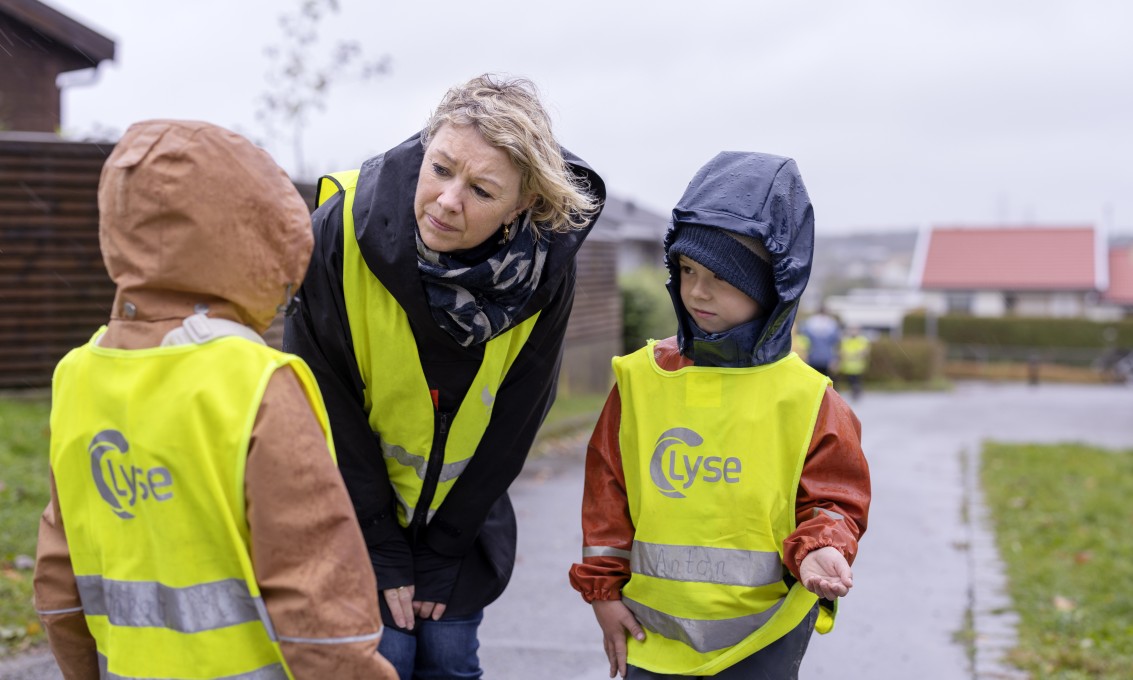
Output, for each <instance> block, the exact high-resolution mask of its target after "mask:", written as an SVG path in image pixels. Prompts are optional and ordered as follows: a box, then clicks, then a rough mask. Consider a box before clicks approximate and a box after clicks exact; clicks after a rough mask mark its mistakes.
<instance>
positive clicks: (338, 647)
mask: <svg viewBox="0 0 1133 680" xmlns="http://www.w3.org/2000/svg"><path fill="white" fill-rule="evenodd" d="M244 485H245V489H246V493H247V503H248V510H247V512H248V525H249V528H250V530H251V537H252V562H253V565H254V568H255V571H256V580H257V581H258V582H259V585H260V590H261V592H262V594H263V598H264V603H265V605H266V606H267V610H268V613H269V614H270V615H271V620H272V624H273V626H274V627H275V632H276V635H278V636H279V639H280V642H281V646H282V648H283V655H284V658H285V659H286V660H287V664H288V665H289V666H290V667H291V672H292V673H293V674H294V676H295V677H296V678H319V679H325V678H363V677H364V678H376V679H382V678H386V679H389V680H396V678H397V674H396V673H395V671H394V669H393V666H392V665H390V663H389V662H388V661H386V660H385V659H383V658H382V657H381V656H380V655H379V654H378V652H377V646H378V639H379V635H380V632H381V629H382V623H381V615H380V614H379V611H378V599H377V597H378V589H377V584H376V583H375V581H374V571H373V567H371V565H370V558H369V554H368V553H367V551H366V545H365V543H364V542H363V540H362V532H361V529H359V527H358V521H357V520H356V519H355V517H354V508H353V506H352V505H351V503H350V498H349V496H347V494H346V487H345V486H344V485H343V482H342V477H341V475H339V472H338V468H337V467H336V466H335V465H334V462H333V460H332V459H331V457H330V453H329V452H328V450H327V445H326V440H325V438H324V437H323V434H322V429H321V428H320V427H319V424H318V421H317V420H316V419H315V416H314V414H313V413H312V412H311V408H310V406H309V405H308V402H307V398H306V396H305V394H304V393H303V388H302V387H301V385H300V384H299V380H298V378H297V377H296V375H295V373H294V372H293V371H292V370H291V369H282V370H280V371H278V372H277V373H276V374H275V375H274V376H273V377H272V379H271V381H270V382H269V383H268V388H267V391H266V392H265V394H264V399H263V403H262V404H261V406H260V412H259V415H258V416H257V418H256V424H255V426H254V427H253V429H252V441H251V444H250V446H249V451H248V466H247V470H246V472H245V477H244Z"/></svg>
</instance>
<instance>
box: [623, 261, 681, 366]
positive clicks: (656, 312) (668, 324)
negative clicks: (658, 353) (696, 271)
mask: <svg viewBox="0 0 1133 680" xmlns="http://www.w3.org/2000/svg"><path fill="white" fill-rule="evenodd" d="M668 278H669V273H668V271H667V270H665V269H663V268H660V267H641V268H639V269H635V270H634V271H632V272H628V273H626V274H623V275H622V276H619V277H618V288H619V290H620V292H621V296H622V347H623V350H624V351H625V352H626V353H629V352H632V351H634V350H636V349H639V348H641V347H643V346H644V345H645V342H646V341H647V340H649V339H651V338H652V339H657V340H660V339H662V338H667V337H669V336H670V335H673V334H675V333H676V332H677V317H676V313H675V312H674V311H673V301H672V298H670V297H669V291H668V290H667V289H666V288H665V281H666V280H667V279H668Z"/></svg>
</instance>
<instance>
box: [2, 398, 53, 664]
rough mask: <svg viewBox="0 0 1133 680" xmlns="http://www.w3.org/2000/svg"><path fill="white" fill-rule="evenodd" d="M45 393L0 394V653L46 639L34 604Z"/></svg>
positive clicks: (43, 492) (45, 493)
mask: <svg viewBox="0 0 1133 680" xmlns="http://www.w3.org/2000/svg"><path fill="white" fill-rule="evenodd" d="M49 408H50V407H49V405H48V400H47V399H35V400H19V399H0V655H3V654H6V653H10V652H12V651H19V650H22V649H25V648H27V647H28V646H29V645H31V644H33V643H36V642H39V641H41V640H43V638H44V636H43V632H42V630H41V629H40V625H39V620H38V619H37V618H36V615H35V607H34V605H33V604H32V571H31V569H26V568H23V569H17V568H16V567H17V562H20V565H19V566H23V563H24V562H25V561H26V558H30V557H34V556H35V540H36V531H37V529H38V527H39V516H40V514H41V513H42V512H43V508H44V506H45V505H47V501H48V499H49V497H50V491H49V486H48V479H47V468H48V465H47V445H48V430H47V416H48V411H49Z"/></svg>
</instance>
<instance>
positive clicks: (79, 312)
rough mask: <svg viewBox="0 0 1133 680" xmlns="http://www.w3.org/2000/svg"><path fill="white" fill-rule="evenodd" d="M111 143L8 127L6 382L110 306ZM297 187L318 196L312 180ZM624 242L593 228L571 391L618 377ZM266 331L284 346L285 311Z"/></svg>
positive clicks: (28, 373) (2, 300)
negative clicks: (105, 201)
mask: <svg viewBox="0 0 1133 680" xmlns="http://www.w3.org/2000/svg"><path fill="white" fill-rule="evenodd" d="M112 149H113V146H112V145H106V144H103V145H99V144H89V143H77V142H64V141H60V140H58V139H57V138H55V137H54V136H51V135H42V134H36V133H0V389H26V388H43V387H47V386H49V385H50V384H51V373H52V371H53V370H54V368H55V364H56V363H58V361H59V360H60V359H61V358H63V355H64V354H66V353H67V352H68V351H69V350H70V349H71V348H72V347H76V346H78V345H81V344H83V343H84V342H86V341H87V340H88V339H89V338H90V336H91V334H92V333H93V332H94V331H95V330H96V329H97V328H98V327H99V326H101V325H102V324H104V323H106V321H107V319H108V318H109V316H110V307H111V303H112V302H113V299H114V284H113V282H111V280H110V278H109V277H108V276H107V274H106V268H105V266H104V265H103V262H102V255H101V253H100V251H99V245H98V178H99V173H100V172H101V170H102V164H103V162H104V161H105V159H106V157H107V156H108V155H109V154H110V151H111V150H112ZM297 188H298V189H299V191H300V193H301V194H303V196H304V198H306V199H307V201H308V203H309V204H312V203H313V200H314V187H313V186H312V185H309V184H300V185H297ZM601 227H602V224H601V223H599V224H598V225H597V226H596V227H595V231H596V232H599V231H601ZM616 248H617V244H616V243H613V242H611V241H609V240H602V239H601V238H592V239H588V240H587V242H586V244H585V245H584V246H583V248H582V250H581V252H580V253H579V258H578V287H577V289H576V294H575V305H574V312H573V314H572V315H571V319H570V324H569V325H568V327H567V338H566V349H565V351H564V357H563V370H562V373H561V378H560V389H561V391H562V392H563V393H566V394H569V393H586V392H601V391H604V390H606V389H607V388H608V387H609V385H610V380H611V378H610V357H611V356H612V355H613V354H616V353H618V352H620V350H621V347H620V342H621V304H620V300H619V296H618V288H617V271H616V269H617V264H616ZM265 337H266V339H267V341H268V343H269V344H271V345H273V346H275V347H279V346H280V344H281V342H282V338H283V330H282V323H281V319H277V320H276V322H275V323H273V324H272V327H271V328H270V329H269V330H268V332H267V333H266V334H265Z"/></svg>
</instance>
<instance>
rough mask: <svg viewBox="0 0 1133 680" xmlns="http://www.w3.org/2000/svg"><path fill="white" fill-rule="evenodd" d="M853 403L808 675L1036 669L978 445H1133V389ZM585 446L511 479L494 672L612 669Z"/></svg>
mask: <svg viewBox="0 0 1133 680" xmlns="http://www.w3.org/2000/svg"><path fill="white" fill-rule="evenodd" d="M852 406H853V407H854V410H855V411H856V412H857V413H858V415H859V417H860V419H861V421H862V425H863V440H864V445H865V450H866V455H867V457H868V458H869V462H870V468H871V474H872V479H873V506H872V509H871V513H870V524H869V531H868V532H867V533H866V535H865V537H864V538H863V540H862V545H861V552H860V555H859V558H858V560H857V562H856V564H855V565H854V581H855V587H854V590H853V591H852V592H851V593H850V595H849V596H848V597H847V598H845V600H844V601H843V602H842V604H841V608H840V612H839V616H838V622H837V626H836V628H835V630H834V631H833V632H832V633H830V634H829V635H824V636H815V637H814V638H813V639H812V641H811V644H810V650H809V651H808V653H807V656H806V658H805V659H804V661H803V665H802V670H801V673H800V678H803V679H804V680H809V679H815V680H817V679H822V680H825V679H827V678H851V679H856V678H863V679H870V680H889V679H892V680H906V679H908V678H918V680H974V679H978V680H990V679H999V678H1023V677H1026V676H1024V675H1023V674H1021V673H1019V672H1018V671H1015V670H1013V669H1011V668H1010V667H1009V666H1007V665H1005V664H1004V663H1002V659H1001V656H1002V653H1003V652H1004V650H1006V649H1009V648H1010V646H1011V645H1012V643H1013V641H1014V624H1015V616H1014V614H1013V613H1012V612H1011V610H1010V601H1009V600H1008V599H1007V597H1006V595H1005V593H1004V581H1003V574H1002V565H1001V564H1000V562H999V559H998V557H997V555H996V552H995V548H994V544H993V542H992V536H991V534H990V533H989V531H988V525H987V518H986V513H985V509H984V505H983V500H982V498H981V496H980V493H979V487H978V485H977V484H976V476H975V475H976V471H977V470H978V462H979V461H978V456H979V451H980V445H981V442H983V441H984V440H987V439H994V440H999V441H1010V442H1039V443H1045V442H1081V443H1088V444H1095V445H1100V446H1104V447H1111V448H1131V447H1133V417H1131V415H1130V414H1133V387H1121V386H1067V385H1040V386H1037V387H1031V386H1027V385H1018V384H1003V385H990V384H977V383H967V384H960V385H958V386H957V387H956V388H955V389H954V390H952V391H950V392H938V393H871V392H867V393H866V394H865V396H864V397H863V398H862V399H861V400H860V401H858V402H855V403H853V404H852ZM585 441H586V433H581V434H579V435H577V436H573V437H567V438H563V439H560V440H557V441H556V442H554V443H552V444H548V445H545V449H546V450H545V451H544V452H543V453H544V455H542V456H540V457H539V458H538V459H534V460H532V461H531V462H530V463H529V464H528V467H527V469H526V470H525V471H524V474H523V475H522V476H521V478H520V479H519V480H518V481H517V482H516V484H515V485H514V486H513V489H512V498H513V501H514V503H515V506H516V512H517V515H518V516H519V523H520V524H519V532H520V543H519V556H518V561H517V564H516V568H515V574H514V577H513V579H512V584H511V586H510V587H509V588H508V590H507V592H506V593H505V594H504V595H503V597H501V598H500V600H499V601H497V602H496V603H495V604H493V605H492V606H491V607H489V608H488V610H487V612H486V614H485V619H484V624H483V626H482V628H481V643H482V647H481V659H482V662H483V665H484V669H485V677H486V678H488V679H490V680H520V679H524V680H527V679H528V678H547V679H549V680H583V679H590V678H595V679H596V678H605V677H607V675H608V673H607V668H608V666H607V664H606V661H605V655H604V654H603V652H602V645H601V638H600V635H599V631H598V626H597V624H596V623H595V621H594V618H593V615H592V614H591V612H590V607H588V606H587V605H586V604H584V603H583V602H582V599H581V598H580V597H579V596H578V595H577V593H575V592H574V591H573V590H572V589H571V588H570V585H569V583H568V581H567V570H568V569H569V567H570V564H571V563H572V562H573V561H574V560H576V559H577V558H578V555H579V553H580V545H581V529H580V527H579V519H578V517H579V503H580V500H581V495H582V459H583V454H584V449H585ZM969 640H971V641H972V643H971V644H968V643H967V641H969ZM58 677H60V676H59V674H58V671H57V670H55V669H54V664H53V662H52V661H51V659H50V656H49V655H47V654H44V653H39V654H35V655H30V656H25V657H22V658H20V659H16V660H10V661H6V662H0V678H5V679H10V680H46V679H48V678H58Z"/></svg>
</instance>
